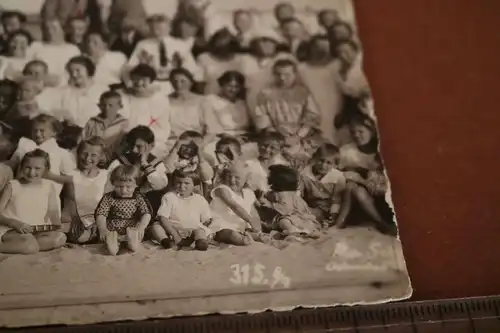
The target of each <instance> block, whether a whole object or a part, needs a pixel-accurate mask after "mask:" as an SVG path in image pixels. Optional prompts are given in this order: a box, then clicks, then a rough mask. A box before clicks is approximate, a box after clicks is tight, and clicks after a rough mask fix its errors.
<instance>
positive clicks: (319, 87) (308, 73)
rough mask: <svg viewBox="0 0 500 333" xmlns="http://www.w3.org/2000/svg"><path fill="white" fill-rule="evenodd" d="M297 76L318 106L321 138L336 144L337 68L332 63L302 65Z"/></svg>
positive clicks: (340, 95) (337, 110) (340, 105)
mask: <svg viewBox="0 0 500 333" xmlns="http://www.w3.org/2000/svg"><path fill="white" fill-rule="evenodd" d="M299 74H300V78H301V80H302V82H303V83H304V84H305V86H306V87H307V88H308V89H309V91H310V93H311V94H312V97H313V98H314V100H315V101H316V104H317V105H318V108H319V111H320V113H321V126H320V129H321V131H322V133H323V137H324V138H325V139H327V140H328V141H330V142H332V143H334V144H336V143H337V140H336V130H335V126H334V120H335V116H336V115H337V114H339V112H340V109H341V107H342V92H341V90H340V86H339V81H338V80H339V79H338V72H337V66H336V65H335V63H334V62H331V63H330V64H328V65H326V66H311V65H309V64H306V63H303V64H300V66H299Z"/></svg>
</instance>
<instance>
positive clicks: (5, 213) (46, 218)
mask: <svg viewBox="0 0 500 333" xmlns="http://www.w3.org/2000/svg"><path fill="white" fill-rule="evenodd" d="M49 169H50V161H49V154H47V153H46V152H44V151H43V150H41V149H35V150H33V151H31V152H28V153H26V154H25V155H24V156H23V158H22V160H21V163H20V167H19V177H18V179H13V180H11V181H10V182H9V183H8V184H7V186H6V187H5V189H4V191H3V192H2V195H1V196H0V252H3V253H20V254H30V253H36V252H38V251H48V250H52V249H56V248H59V247H61V246H63V245H64V243H65V242H66V236H65V235H64V234H63V233H62V232H60V231H57V230H58V229H59V228H60V223H61V220H60V210H59V198H58V194H57V192H56V189H55V188H54V186H53V184H52V182H51V181H49V180H45V179H43V178H42V176H43V175H44V174H45V172H46V171H47V170H49Z"/></svg>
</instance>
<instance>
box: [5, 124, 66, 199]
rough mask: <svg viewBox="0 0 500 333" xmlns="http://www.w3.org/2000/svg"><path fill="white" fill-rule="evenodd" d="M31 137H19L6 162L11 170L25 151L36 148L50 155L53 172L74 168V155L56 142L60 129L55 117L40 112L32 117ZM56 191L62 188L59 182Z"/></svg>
mask: <svg viewBox="0 0 500 333" xmlns="http://www.w3.org/2000/svg"><path fill="white" fill-rule="evenodd" d="M31 126H32V127H31V138H30V139H28V138H24V137H23V138H21V139H20V140H19V143H18V146H17V149H16V151H15V152H14V154H13V155H12V157H11V159H10V160H9V161H7V162H6V164H8V165H9V166H10V167H11V168H12V169H13V170H16V169H17V167H18V166H19V162H20V161H21V160H22V159H23V157H24V155H26V153H28V152H30V151H33V150H35V149H37V148H39V149H42V150H43V151H45V152H47V153H48V154H49V156H50V168H49V169H50V171H51V172H52V173H54V174H58V175H61V174H69V173H70V172H72V171H73V170H74V169H75V161H74V157H73V156H72V155H71V153H70V152H69V151H67V150H65V149H63V148H61V147H59V145H58V144H57V141H56V135H57V134H58V133H59V131H60V123H59V122H58V121H57V119H56V118H54V117H52V116H48V115H45V114H40V115H38V116H36V117H35V118H33V120H32V124H31ZM54 185H55V186H56V190H57V193H58V194H59V193H60V192H61V190H62V186H61V185H60V184H55V183H54Z"/></svg>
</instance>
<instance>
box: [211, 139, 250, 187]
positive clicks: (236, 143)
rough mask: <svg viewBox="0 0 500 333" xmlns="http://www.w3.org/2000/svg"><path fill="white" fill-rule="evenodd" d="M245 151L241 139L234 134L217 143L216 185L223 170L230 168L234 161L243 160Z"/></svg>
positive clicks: (214, 181) (214, 179)
mask: <svg viewBox="0 0 500 333" xmlns="http://www.w3.org/2000/svg"><path fill="white" fill-rule="evenodd" d="M242 158H243V152H242V145H241V141H240V140H238V139H237V138H235V137H232V136H224V137H222V138H221V139H219V140H218V141H217V142H216V144H215V159H216V165H215V166H214V178H213V182H212V183H213V185H214V187H215V186H217V185H218V184H219V181H220V177H221V174H222V172H223V171H224V170H225V169H228V168H230V167H231V166H232V165H233V164H234V163H237V162H238V161H240V160H242Z"/></svg>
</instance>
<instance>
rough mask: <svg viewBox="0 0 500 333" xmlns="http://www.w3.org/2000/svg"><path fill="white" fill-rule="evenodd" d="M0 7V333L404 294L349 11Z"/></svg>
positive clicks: (338, 1) (265, 5)
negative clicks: (0, 332) (1, 329)
mask: <svg viewBox="0 0 500 333" xmlns="http://www.w3.org/2000/svg"><path fill="white" fill-rule="evenodd" d="M2 8H3V11H2V20H1V24H2V28H3V32H2V34H1V35H0V52H1V58H0V59H1V61H0V64H1V65H0V66H1V68H0V79H1V80H0V101H1V103H0V125H1V132H0V152H1V154H0V158H1V163H0V186H1V195H0V327H24V326H41V325H58V324H67V325H71V324H91V323H97V322H110V321H120V320H141V319H148V318H168V317H174V316H186V315H203V314H213V313H221V314H231V313H242V312H248V313H256V312H261V311H265V310H268V309H271V310H273V311H283V310H292V309H294V308H297V307H311V308H314V307H328V306H337V305H355V304H374V303H382V302H389V301H397V300H403V299H407V298H409V297H410V295H411V293H412V288H411V283H410V279H409V276H408V272H407V269H406V264H405V260H404V256H403V252H402V246H401V241H400V239H399V236H398V228H397V223H396V216H395V212H394V207H393V204H392V201H391V191H390V182H389V179H388V177H387V172H386V170H385V167H384V164H383V159H382V156H381V154H380V146H379V140H378V138H379V131H378V127H377V121H376V113H375V112H374V103H373V96H372V94H371V90H370V87H369V84H368V80H367V78H366V77H365V74H364V71H363V67H362V64H363V61H362V55H363V53H362V43H361V41H360V39H359V37H358V34H357V28H356V23H355V11H354V7H353V3H352V1H351V0H315V1H307V0H289V1H287V2H281V1H279V0H254V1H250V2H249V1H244V0H232V1H225V0H177V1H174V0H169V1H160V0H142V1H139V0H123V1H98V0H94V1H92V0H88V1H51V0H16V1H7V0H3V1H2Z"/></svg>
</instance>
